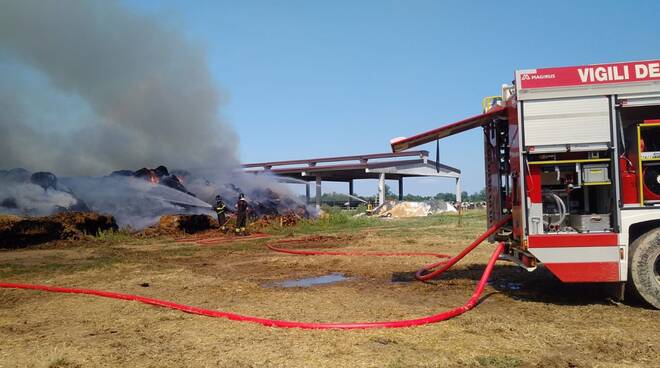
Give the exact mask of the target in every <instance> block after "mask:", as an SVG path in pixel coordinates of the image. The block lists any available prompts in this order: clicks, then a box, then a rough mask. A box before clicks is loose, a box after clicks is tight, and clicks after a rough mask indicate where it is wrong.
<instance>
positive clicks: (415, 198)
mask: <svg viewBox="0 0 660 368" xmlns="http://www.w3.org/2000/svg"><path fill="white" fill-rule="evenodd" d="M357 197H359V198H361V199H362V200H364V201H367V202H368V201H372V202H377V201H378V195H377V194H376V195H372V196H357ZM303 198H304V196H303ZM349 198H350V197H349V196H348V195H346V194H345V193H337V192H330V193H323V194H322V195H321V201H322V202H340V201H348V200H349ZM385 198H387V199H398V194H396V193H394V192H392V189H391V188H390V186H389V185H387V184H386V185H385ZM352 200H353V199H352ZM403 200H404V201H411V202H421V201H429V200H440V201H445V202H455V201H456V193H438V194H436V195H434V196H421V195H417V194H406V195H405V196H403ZM461 200H462V201H463V202H482V201H485V200H486V189H482V190H480V191H479V192H474V193H472V194H469V193H468V192H466V191H463V192H462V193H461Z"/></svg>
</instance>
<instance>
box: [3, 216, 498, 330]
mask: <svg viewBox="0 0 660 368" xmlns="http://www.w3.org/2000/svg"><path fill="white" fill-rule="evenodd" d="M505 220H506V221H505ZM505 220H502V221H500V222H498V223H497V224H495V225H493V226H492V227H491V228H490V229H488V231H486V233H484V234H483V235H482V236H480V237H479V238H478V239H477V240H475V241H474V242H473V243H472V244H470V246H468V247H467V248H465V249H464V250H463V251H462V252H461V253H460V254H459V255H458V256H456V257H454V258H452V259H450V260H449V261H446V262H440V263H436V264H434V265H438V266H439V265H441V264H448V266H443V267H442V268H441V269H439V270H436V271H434V272H432V273H430V274H426V275H422V276H421V277H420V279H422V280H424V279H429V278H432V277H434V276H437V275H439V274H440V273H442V272H444V271H446V270H447V269H448V268H449V267H451V266H452V265H453V264H455V263H456V262H458V261H459V260H460V259H462V258H463V257H464V256H465V255H466V254H467V253H469V252H470V251H471V250H472V249H474V248H475V247H476V246H477V245H479V243H481V242H482V241H483V240H484V239H486V238H487V237H488V236H490V235H491V234H493V233H494V232H495V231H497V230H498V229H499V228H500V227H502V226H503V225H504V224H505V223H506V222H508V220H510V217H507V218H506V219H505ZM269 248H270V249H271V250H274V251H278V252H283V253H291V254H303V255H372V256H378V255H381V256H396V255H411V254H402V253H356V252H320V251H302V250H290V249H284V248H276V247H273V246H269ZM503 250H504V244H503V243H499V244H498V245H497V247H496V248H495V251H494V252H493V254H492V255H491V257H490V260H489V261H488V263H487V265H486V269H485V270H484V273H483V275H482V276H481V279H480V280H479V283H478V284H477V287H476V289H475V290H474V293H472V296H471V297H470V299H468V301H467V302H466V303H465V304H463V305H462V306H460V307H456V308H453V309H450V310H448V311H444V312H441V313H438V314H434V315H431V316H428V317H423V318H417V319H408V320H400V321H385V322H357V323H341V322H339V323H319V322H296V321H284V320H276V319H268V318H261V317H253V316H244V315H240V314H236V313H231V312H222V311H215V310H210V309H204V308H198V307H193V306H190V305H185V304H178V303H174V302H170V301H167V300H160V299H155V298H148V297H144V296H139V295H132V294H122V293H115V292H110V291H103V290H93V289H78V288H65V287H57V286H47V285H33V284H15V283H6V282H0V288H6V289H25V290H38V291H47V292H53V293H67V294H85V295H94V296H98V297H103V298H111V299H119V300H131V301H137V302H141V303H145V304H149V305H154V306H158V307H163V308H169V309H175V310H179V311H182V312H186V313H190V314H197V315H201V316H207V317H215V318H225V319H229V320H233V321H242V322H253V323H259V324H262V325H264V326H270V327H280V328H302V329H343V330H352V329H368V328H400V327H411V326H420V325H425V324H430V323H436V322H440V321H445V320H447V319H450V318H453V317H456V316H458V315H461V314H463V313H465V312H467V311H469V310H470V309H472V308H474V307H475V306H476V305H477V303H478V301H479V297H480V296H481V294H482V292H483V290H484V288H485V286H486V283H487V282H488V277H489V276H490V274H491V272H492V270H493V267H494V266H495V262H497V260H498V257H499V255H500V254H501V253H502V251H503ZM413 255H435V256H442V257H445V255H438V254H435V253H413ZM446 257H448V256H446ZM434 265H429V266H426V267H424V268H422V270H420V272H422V271H428V270H430V269H432V268H434ZM418 274H419V272H418ZM430 275H434V276H430Z"/></svg>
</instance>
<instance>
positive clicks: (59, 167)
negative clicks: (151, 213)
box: [0, 0, 237, 175]
mask: <svg viewBox="0 0 660 368" xmlns="http://www.w3.org/2000/svg"><path fill="white" fill-rule="evenodd" d="M0 73H3V74H2V80H3V82H2V86H0V167H5V168H11V167H25V168H26V169H29V170H49V171H54V172H56V173H57V174H60V175H99V174H106V173H108V172H110V171H112V170H116V169H118V168H139V167H144V166H148V167H155V166H158V165H160V164H163V163H164V164H166V165H168V166H170V167H181V168H188V169H192V168H202V167H203V168H213V169H214V170H218V171H224V170H227V169H229V168H231V167H233V166H235V165H236V164H237V159H236V158H235V157H236V156H235V149H236V144H237V138H236V136H235V134H234V133H233V131H232V130H231V129H230V128H229V127H227V126H226V125H225V124H223V123H222V121H221V120H220V118H219V113H218V105H219V100H220V95H219V92H218V90H217V88H216V87H215V86H214V83H213V77H212V75H211V73H210V71H209V66H208V64H207V61H206V58H205V54H204V50H203V49H202V48H201V47H199V46H198V45H195V44H193V43H192V42H190V41H189V40H187V39H186V38H185V36H184V35H183V34H182V32H180V31H177V30H175V29H172V28H170V27H167V26H165V25H163V24H162V22H159V21H158V20H157V19H155V18H151V17H147V16H143V15H139V14H135V13H133V12H131V11H129V10H128V9H126V8H124V7H123V6H122V4H120V3H118V2H116V1H112V0H84V1H83V0H61V1H30V0H6V1H3V2H2V7H1V10H0Z"/></svg>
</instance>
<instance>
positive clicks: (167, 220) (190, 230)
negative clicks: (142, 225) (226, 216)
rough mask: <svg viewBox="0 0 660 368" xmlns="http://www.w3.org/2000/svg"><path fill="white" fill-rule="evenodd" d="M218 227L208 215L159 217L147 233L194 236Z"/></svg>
mask: <svg viewBox="0 0 660 368" xmlns="http://www.w3.org/2000/svg"><path fill="white" fill-rule="evenodd" d="M216 227H218V225H217V221H215V220H214V219H213V218H212V217H211V216H208V215H165V216H161V217H160V221H159V222H158V224H157V225H154V226H153V227H152V228H151V229H149V230H151V231H147V232H148V233H151V232H153V233H158V234H179V233H181V232H183V233H186V234H194V233H199V232H202V231H206V230H209V229H212V228H216Z"/></svg>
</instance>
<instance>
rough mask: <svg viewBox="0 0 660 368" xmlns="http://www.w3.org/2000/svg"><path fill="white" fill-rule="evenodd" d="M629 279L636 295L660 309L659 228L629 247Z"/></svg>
mask: <svg viewBox="0 0 660 368" xmlns="http://www.w3.org/2000/svg"><path fill="white" fill-rule="evenodd" d="M629 270H630V277H629V280H630V281H632V285H631V286H632V287H633V289H634V291H635V292H636V294H637V295H638V296H639V297H640V298H641V299H642V300H643V301H645V302H647V303H649V304H650V305H651V306H653V307H655V308H657V309H660V228H658V229H653V230H651V231H649V232H647V233H646V234H644V235H642V236H641V237H639V238H638V239H637V240H635V241H634V242H633V243H632V246H631V247H630V267H629Z"/></svg>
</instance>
